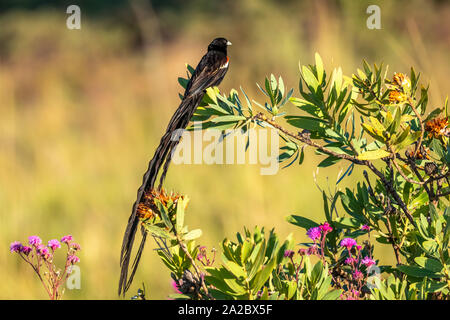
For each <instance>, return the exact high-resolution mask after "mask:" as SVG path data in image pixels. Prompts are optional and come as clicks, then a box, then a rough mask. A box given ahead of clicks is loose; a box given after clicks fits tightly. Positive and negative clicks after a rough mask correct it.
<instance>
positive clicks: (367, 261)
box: [361, 257, 375, 267]
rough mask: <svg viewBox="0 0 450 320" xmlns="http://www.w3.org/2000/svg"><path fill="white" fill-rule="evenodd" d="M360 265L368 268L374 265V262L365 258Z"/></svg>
mask: <svg viewBox="0 0 450 320" xmlns="http://www.w3.org/2000/svg"><path fill="white" fill-rule="evenodd" d="M361 263H362V264H363V265H365V266H366V267H370V266H371V265H374V264H375V260H373V259H370V258H369V257H365V258H364V259H362V261H361Z"/></svg>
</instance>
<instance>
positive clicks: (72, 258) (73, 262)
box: [67, 255, 80, 264]
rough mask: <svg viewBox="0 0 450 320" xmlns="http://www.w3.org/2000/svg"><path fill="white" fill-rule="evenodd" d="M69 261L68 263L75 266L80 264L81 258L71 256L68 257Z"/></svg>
mask: <svg viewBox="0 0 450 320" xmlns="http://www.w3.org/2000/svg"><path fill="white" fill-rule="evenodd" d="M67 261H68V262H69V263H70V264H75V263H78V262H80V258H78V257H77V256H76V255H71V256H68V257H67Z"/></svg>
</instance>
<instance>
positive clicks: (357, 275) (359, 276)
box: [353, 270, 364, 280]
mask: <svg viewBox="0 0 450 320" xmlns="http://www.w3.org/2000/svg"><path fill="white" fill-rule="evenodd" d="M362 278H364V275H363V273H362V272H361V271H359V270H355V272H353V279H355V280H361V279H362Z"/></svg>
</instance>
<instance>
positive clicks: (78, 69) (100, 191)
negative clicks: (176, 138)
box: [0, 0, 450, 299]
mask: <svg viewBox="0 0 450 320" xmlns="http://www.w3.org/2000/svg"><path fill="white" fill-rule="evenodd" d="M375 3H376V4H378V5H380V7H381V14H382V30H368V29H367V28H366V19H367V14H366V13H365V10H366V8H367V6H368V5H369V4H375ZM130 7H131V8H132V12H135V13H136V18H135V19H134V20H133V23H135V24H136V29H138V30H141V35H140V37H141V38H142V41H143V46H142V47H140V48H136V45H135V42H134V41H135V39H136V36H135V35H134V34H132V32H131V31H130V28H129V27H127V26H124V25H122V24H118V25H114V24H111V20H106V19H105V20H104V19H90V18H89V15H88V14H87V15H85V16H83V18H82V19H83V20H82V29H81V30H80V31H71V30H68V29H66V27H65V17H66V16H65V12H64V11H56V10H54V9H46V10H39V11H21V10H15V11H7V12H4V13H2V14H1V15H0V26H1V28H0V42H1V43H2V46H1V47H0V112H1V118H0V151H1V154H2V156H1V157H0V203H1V206H0V219H1V221H0V230H1V231H0V274H1V275H0V298H1V299H46V296H45V293H44V290H43V289H42V288H41V287H40V284H39V282H38V280H37V278H36V277H35V276H34V275H33V274H32V271H31V269H30V268H29V267H28V266H26V265H25V264H24V263H22V262H21V261H19V259H18V258H17V257H15V256H12V255H11V254H10V253H9V250H8V249H9V247H8V246H9V243H10V242H12V241H14V240H21V241H26V237H27V236H28V235H34V234H37V235H40V236H41V237H42V238H43V239H44V240H45V241H47V240H49V239H53V238H60V237H61V236H63V235H65V234H72V235H73V236H74V237H75V239H76V241H78V242H79V243H80V244H81V246H82V249H83V250H82V251H81V254H80V258H81V264H80V267H81V272H82V283H81V290H67V291H66V293H65V298H66V299H115V298H117V294H116V292H117V283H118V275H119V262H118V258H119V253H120V245H121V241H122V236H123V231H124V228H125V225H126V222H127V219H128V216H129V213H130V210H131V206H132V204H133V202H134V201H135V196H136V190H137V188H138V186H139V185H140V183H141V179H142V174H143V173H144V171H145V169H146V168H147V162H148V160H149V159H150V158H151V156H152V155H153V151H154V149H155V147H156V145H157V143H158V142H159V138H160V136H161V135H162V133H163V132H164V130H165V128H166V125H167V122H168V121H169V118H170V116H171V114H172V112H173V111H174V110H175V109H176V107H177V106H178V102H179V100H178V96H177V92H179V91H181V90H180V87H179V86H178V83H177V77H179V76H184V75H185V67H184V64H185V63H190V64H192V65H195V64H196V63H197V61H198V60H199V59H200V57H201V56H202V55H203V53H204V51H205V48H206V45H207V44H208V43H209V41H210V40H211V39H212V38H214V37H216V36H225V37H227V38H228V39H230V40H231V41H232V42H233V46H232V47H231V48H230V50H229V55H230V57H231V64H230V70H229V72H228V74H227V76H226V78H225V80H224V81H223V83H222V84H221V86H220V87H221V90H222V91H229V90H230V89H231V88H239V86H241V85H242V86H243V87H244V88H245V90H246V91H247V93H248V94H249V95H251V96H252V97H253V98H254V99H256V100H259V101H261V100H262V97H261V94H260V93H259V92H257V90H255V89H256V86H255V82H262V81H263V79H264V76H265V75H268V74H270V73H274V74H276V75H282V76H283V78H284V80H285V83H286V84H287V85H289V86H290V87H294V88H295V89H296V91H295V92H296V93H295V94H298V91H297V84H298V67H297V66H298V62H299V61H301V63H303V64H305V63H312V61H313V57H314V52H315V51H318V52H319V53H320V54H321V56H322V58H323V59H324V61H325V64H326V65H327V67H328V68H327V69H328V70H329V69H330V68H331V67H336V66H342V67H343V71H344V74H346V75H350V74H351V73H352V72H353V71H354V70H356V69H355V68H356V67H359V66H360V65H361V61H362V59H367V60H368V61H369V62H377V63H379V62H384V63H386V64H389V65H390V70H389V74H390V75H391V74H392V73H393V72H394V71H396V72H408V71H409V68H410V66H414V67H415V68H416V70H419V71H421V72H422V76H423V78H422V81H423V83H425V84H426V83H427V82H430V84H431V90H430V94H431V99H430V106H431V107H432V108H434V107H439V106H442V103H443V101H444V99H445V96H446V95H447V93H448V92H449V87H450V80H449V77H448V70H449V63H450V62H449V60H448V56H449V49H450V48H449V47H450V45H449V44H450V30H449V29H450V28H449V24H450V22H449V21H450V6H449V5H448V4H447V3H446V2H438V1H436V2H432V1H408V2H406V1H398V2H395V3H394V2H393V1H371V2H370V3H369V1H359V2H358V3H356V2H353V1H314V2H312V1H308V2H297V1H289V2H286V4H285V5H283V6H282V5H280V4H277V2H275V1H256V0H251V1H241V2H231V1H226V7H225V8H226V10H221V11H220V13H214V14H211V12H207V11H205V10H201V11H200V10H197V11H196V10H195V8H194V9H192V8H190V9H180V8H178V9H177V10H172V11H171V10H169V9H165V10H161V11H156V12H155V11H153V10H149V9H151V8H149V7H148V6H143V3H142V2H134V1H133V2H131V6H130ZM141 9H142V10H141ZM86 16H87V18H84V17H86ZM419 22H420V23H419ZM291 110H292V111H295V110H293V109H291ZM319 161H320V158H319V157H317V156H314V155H313V154H312V153H311V150H309V151H308V152H307V155H306V159H305V162H304V164H303V165H302V166H301V167H298V166H292V167H290V168H289V169H285V170H281V171H280V172H279V173H278V174H277V175H276V176H261V175H260V174H259V167H257V166H250V165H234V166H232V165H211V166H208V165H190V166H188V165H177V166H175V165H173V166H172V167H171V168H170V170H169V175H168V179H167V180H166V187H167V188H169V189H173V190H176V191H178V192H182V193H184V194H187V195H189V197H190V198H191V203H190V206H189V211H188V216H187V223H188V224H189V226H190V227H191V228H194V227H195V228H201V229H202V230H203V233H204V236H203V237H202V238H201V239H200V241H199V242H200V243H201V244H203V245H207V246H208V247H212V246H215V247H216V248H217V247H218V243H219V241H221V240H222V239H223V238H224V237H232V238H234V234H235V232H236V231H241V230H242V227H243V226H244V225H246V226H248V227H251V228H252V227H253V226H254V225H255V224H258V225H260V226H265V227H266V228H268V229H270V228H272V227H275V228H276V230H277V231H278V232H279V234H280V236H281V237H282V238H284V237H285V236H287V235H288V233H290V232H293V233H294V237H295V238H296V239H297V240H299V241H300V240H304V239H305V235H304V232H303V231H302V230H300V229H298V228H295V227H293V226H291V225H289V224H288V223H287V222H285V221H284V217H285V216H286V215H288V214H294V213H295V214H300V215H304V216H306V217H309V218H313V219H316V220H318V221H320V220H323V213H322V200H321V194H320V192H319V191H318V190H317V188H316V187H315V186H314V182H313V176H312V172H313V171H314V170H315V169H314V168H315V165H317V163H318V162H319ZM341 168H345V165H344V164H340V165H339V166H337V167H336V168H331V169H326V170H321V171H320V173H319V184H320V185H321V187H322V188H327V177H329V184H330V186H333V184H334V182H335V177H336V175H337V172H338V171H339V170H340V169H341ZM360 177H361V172H360V170H359V168H356V170H355V173H354V174H353V175H352V176H351V177H350V178H346V179H345V180H344V182H343V183H342V184H340V185H339V186H340V188H343V187H345V186H349V187H353V186H354V184H355V182H356V181H357V180H358V179H359V178H360ZM152 248H154V246H153V243H152V241H148V244H147V248H146V250H145V254H144V257H143V259H142V261H141V266H140V268H139V271H138V274H137V276H136V278H135V282H134V285H133V286H132V288H131V290H130V291H129V293H130V294H128V295H127V297H129V296H130V295H132V294H134V293H135V292H136V290H137V288H138V287H139V286H140V285H141V283H142V281H144V282H145V284H146V288H147V290H148V295H149V298H155V299H156V298H160V299H164V298H166V297H167V294H168V293H170V292H171V290H172V289H171V286H170V277H169V274H168V272H167V271H166V270H165V268H164V267H163V265H162V263H161V262H159V261H158V258H157V256H156V254H154V253H152V251H151V249H152ZM375 256H376V257H377V258H379V259H381V261H382V262H383V263H390V262H392V261H393V260H392V259H393V256H392V254H391V252H390V249H389V248H385V249H379V248H377V250H376V252H375Z"/></svg>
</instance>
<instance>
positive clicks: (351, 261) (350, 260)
mask: <svg viewBox="0 0 450 320" xmlns="http://www.w3.org/2000/svg"><path fill="white" fill-rule="evenodd" d="M357 261H358V260H357V259H356V258H347V259H345V264H353V263H354V262H357Z"/></svg>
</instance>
